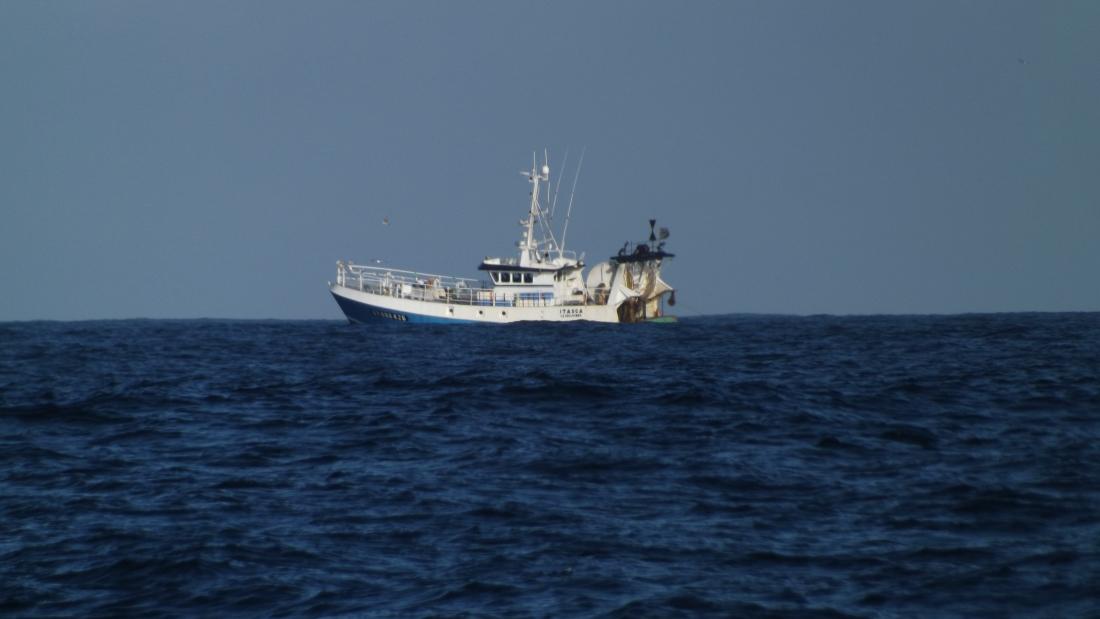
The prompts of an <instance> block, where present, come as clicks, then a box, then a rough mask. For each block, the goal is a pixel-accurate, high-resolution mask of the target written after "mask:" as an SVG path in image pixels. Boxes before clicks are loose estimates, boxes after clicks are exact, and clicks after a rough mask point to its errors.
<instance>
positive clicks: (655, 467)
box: [0, 313, 1100, 618]
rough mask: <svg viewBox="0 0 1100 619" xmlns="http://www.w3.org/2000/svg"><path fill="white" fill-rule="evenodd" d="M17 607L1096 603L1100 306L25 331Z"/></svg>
mask: <svg viewBox="0 0 1100 619" xmlns="http://www.w3.org/2000/svg"><path fill="white" fill-rule="evenodd" d="M0 615H2V616H5V617H55V616H56V617H63V616H72V617H631V618H633V617H750V618H751V617H821V618H825V617H830V618H831V617H998V618H999V617H1057V618H1062V617H1100V313H1066V314H1057V313H1035V314H988V315H982V314H974V315H949V316H851V317H848V316H761V315H728V316H705V317H694V318H693V317H689V318H684V319H682V320H681V321H680V322H679V323H676V324H640V325H599V324H587V323H534V324H514V325H505V326H489V325H471V326H439V325H415V324H409V323H396V322H395V323H378V324H371V325H351V324H347V323H346V322H343V321H224V320H121V321H102V322H100V321H91V322H8V323H0Z"/></svg>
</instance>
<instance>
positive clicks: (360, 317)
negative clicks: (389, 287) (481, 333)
mask: <svg viewBox="0 0 1100 619" xmlns="http://www.w3.org/2000/svg"><path fill="white" fill-rule="evenodd" d="M332 298H334V299H336V304H337V305H339V306H340V309H341V310H342V311H343V312H344V316H347V318H348V320H350V321H351V322H362V323H367V322H394V321H397V322H411V323H419V324H449V325H453V324H474V323H476V322H477V321H474V320H459V319H456V318H439V317H437V316H424V315H423V314H413V313H412V312H395V311H393V310H390V309H386V308H383V307H377V306H374V305H370V304H368V303H360V302H359V301H352V300H351V299H347V298H344V297H341V296H340V295H338V294H336V293H332Z"/></svg>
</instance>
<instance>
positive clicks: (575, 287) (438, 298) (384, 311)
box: [329, 158, 676, 323]
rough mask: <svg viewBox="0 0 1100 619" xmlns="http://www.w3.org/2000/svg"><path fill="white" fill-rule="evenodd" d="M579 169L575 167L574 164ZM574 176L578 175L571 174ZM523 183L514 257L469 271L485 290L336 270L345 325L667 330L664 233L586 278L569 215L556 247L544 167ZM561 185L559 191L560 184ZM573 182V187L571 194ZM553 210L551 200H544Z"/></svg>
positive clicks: (352, 268) (474, 284) (340, 264)
mask: <svg viewBox="0 0 1100 619" xmlns="http://www.w3.org/2000/svg"><path fill="white" fill-rule="evenodd" d="M582 161H583V158H582ZM577 172H578V174H579V172H580V168H579V167H578V169H577ZM522 174H524V175H526V176H527V180H528V182H530V183H531V185H532V189H531V203H530V206H529V208H528V212H527V216H526V217H525V218H524V219H522V220H521V221H520V226H521V227H522V228H523V230H524V232H523V237H522V239H521V240H520V241H519V243H517V246H518V247H519V255H518V256H516V257H508V258H489V257H486V258H485V259H484V260H482V262H481V264H480V265H478V270H479V271H482V272H484V273H485V274H486V275H487V276H488V280H480V281H479V280H476V279H470V278H462V277H452V276H447V275H435V274H430V273H418V272H415V271H405V270H400V269H392V268H389V267H383V266H373V265H362V264H353V263H351V262H345V261H343V260H340V261H337V263H336V282H335V283H333V282H330V283H329V290H330V291H331V292H332V296H333V297H334V298H335V299H336V303H337V304H339V306H340V309H341V310H342V311H343V312H344V315H345V316H347V318H348V320H349V321H351V322H354V323H361V322H374V321H387V320H389V321H400V322H420V323H425V322H427V323H478V322H487V323H509V322H520V321H569V320H589V321H594V322H624V323H636V322H646V321H655V322H671V321H674V320H675V318H674V317H672V316H668V315H666V314H665V311H664V306H665V302H666V298H667V302H668V305H670V306H672V305H675V304H676V295H675V291H674V289H673V288H672V287H671V286H669V285H668V284H667V283H666V282H665V281H664V280H662V279H661V263H662V262H663V261H664V260H666V259H668V258H672V257H673V254H670V253H668V252H666V251H665V239H667V238H668V235H669V233H668V229H667V228H660V229H656V228H655V226H656V223H657V222H656V220H653V219H650V220H649V240H648V241H640V242H638V243H627V244H625V245H624V246H623V247H622V249H620V250H619V252H618V253H617V254H616V255H614V256H611V257H610V258H609V259H608V260H606V261H603V262H600V263H599V264H597V265H595V266H594V267H592V268H591V269H589V270H588V273H587V275H585V272H584V269H585V264H584V254H583V253H582V254H581V255H580V256H579V257H578V256H577V255H576V254H575V253H574V252H572V251H568V250H566V249H565V235H566V233H567V232H568V229H569V214H570V213H571V212H572V203H573V199H572V197H570V200H569V210H568V211H567V213H566V217H565V224H564V226H563V227H562V230H561V239H560V241H559V240H558V238H557V236H556V235H555V234H554V231H553V229H552V226H551V223H552V214H553V211H554V208H553V206H554V200H556V197H557V196H556V192H554V195H553V196H551V190H550V183H549V181H550V166H549V165H548V163H547V162H546V160H545V159H544V160H543V165H542V166H541V168H539V167H538V166H537V160H535V159H533V161H532V164H531V169H530V171H525V172H522ZM559 185H560V181H559ZM575 189H576V179H574V191H575ZM552 197H553V198H554V200H551V198H552Z"/></svg>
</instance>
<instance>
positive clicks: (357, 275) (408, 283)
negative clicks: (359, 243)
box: [336, 261, 554, 307]
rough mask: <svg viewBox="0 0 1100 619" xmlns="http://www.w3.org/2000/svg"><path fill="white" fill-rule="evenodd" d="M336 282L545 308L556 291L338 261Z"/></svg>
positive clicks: (405, 294)
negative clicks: (505, 287) (502, 287)
mask: <svg viewBox="0 0 1100 619" xmlns="http://www.w3.org/2000/svg"><path fill="white" fill-rule="evenodd" d="M336 283H337V284H338V285H340V286H344V287H345V288H351V289H353V290H360V291H362V292H369V293H372V294H379V295H385V296H390V297H398V298H402V299H413V300H417V301H431V302H435V303H447V304H454V305H486V306H492V307H546V306H551V305H554V293H552V292H547V291H533V292H522V291H521V292H509V293H503V292H497V291H496V290H494V289H493V288H491V287H486V286H484V285H483V284H484V283H485V282H479V281H478V280H475V279H468V278H465V277H451V276H448V275H436V274H433V273H420V272H418V271H405V270H402V269H391V268H387V267H376V266H367V265H362V264H352V263H350V262H348V263H345V262H343V261H339V262H337V263H336Z"/></svg>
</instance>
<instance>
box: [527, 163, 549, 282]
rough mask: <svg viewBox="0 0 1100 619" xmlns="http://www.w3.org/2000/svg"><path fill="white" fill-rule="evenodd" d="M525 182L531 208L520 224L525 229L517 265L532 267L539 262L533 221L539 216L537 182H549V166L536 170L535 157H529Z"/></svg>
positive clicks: (545, 165)
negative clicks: (529, 194) (526, 181)
mask: <svg viewBox="0 0 1100 619" xmlns="http://www.w3.org/2000/svg"><path fill="white" fill-rule="evenodd" d="M527 180H528V181H530V182H531V207H530V209H529V210H528V212H527V219H525V220H523V221H521V222H520V225H522V226H523V227H524V228H525V233H524V236H523V241H522V243H521V244H520V252H519V265H520V266H524V267H526V266H533V265H534V264H535V263H537V262H538V261H539V246H538V242H537V241H535V221H536V219H537V218H538V216H539V191H540V189H539V182H540V181H541V182H547V181H549V180H550V166H549V165H547V164H545V163H544V164H542V169H541V170H539V169H538V163H537V160H536V159H535V155H534V154H532V155H531V172H530V173H528V174H527Z"/></svg>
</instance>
